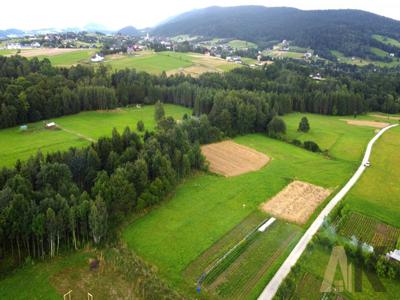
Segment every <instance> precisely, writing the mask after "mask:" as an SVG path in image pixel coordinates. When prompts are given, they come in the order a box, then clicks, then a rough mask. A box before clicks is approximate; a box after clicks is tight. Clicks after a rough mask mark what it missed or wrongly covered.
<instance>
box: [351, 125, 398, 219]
mask: <svg viewBox="0 0 400 300" xmlns="http://www.w3.org/2000/svg"><path fill="white" fill-rule="evenodd" d="M399 149H400V127H396V128H393V129H390V130H389V131H387V132H386V133H385V134H384V135H383V136H382V137H381V138H380V139H379V140H378V141H377V142H376V144H375V146H374V149H373V151H372V155H371V158H370V162H371V167H370V168H368V169H367V170H366V171H365V173H364V174H363V176H362V178H361V179H360V181H359V182H358V183H357V184H356V185H355V187H354V188H353V189H352V190H351V191H350V193H349V194H348V195H347V196H346V198H345V202H346V203H347V204H348V205H349V207H350V209H352V210H355V211H358V212H360V213H363V214H366V215H368V216H371V217H374V218H377V219H379V220H381V221H384V222H386V223H388V224H391V225H393V226H396V227H400V178H399V172H400V156H399Z"/></svg>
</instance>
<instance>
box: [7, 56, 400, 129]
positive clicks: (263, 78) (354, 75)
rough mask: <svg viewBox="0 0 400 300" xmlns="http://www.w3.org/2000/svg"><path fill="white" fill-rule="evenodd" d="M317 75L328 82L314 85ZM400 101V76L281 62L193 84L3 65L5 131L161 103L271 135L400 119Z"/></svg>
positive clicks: (21, 61) (126, 73)
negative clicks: (357, 118)
mask: <svg viewBox="0 0 400 300" xmlns="http://www.w3.org/2000/svg"><path fill="white" fill-rule="evenodd" d="M317 72H320V73H321V74H322V75H323V76H325V79H326V80H321V81H317V80H313V79H312V78H310V77H309V75H311V74H316V73H317ZM399 97H400V75H399V74H398V73H396V72H387V70H386V69H379V68H374V69H373V70H370V69H367V68H366V69H362V70H361V71H360V69H351V68H350V67H349V68H347V69H346V68H344V67H343V68H342V67H341V66H340V65H337V66H336V67H332V66H329V65H323V66H318V65H308V64H305V63H299V62H293V61H281V62H275V63H274V64H272V65H269V66H267V67H265V68H264V69H256V70H253V69H250V68H239V69H235V70H233V71H231V72H228V73H224V74H217V73H213V74H211V73H207V74H203V75H201V76H200V77H199V78H192V77H190V76H184V75H175V76H170V77H167V76H166V74H165V73H163V74H161V75H160V76H155V75H150V74H147V73H144V72H136V71H135V70H128V69H126V70H120V71H118V72H114V73H112V72H111V71H110V70H109V69H108V68H107V67H105V66H103V65H100V66H99V67H98V68H96V69H94V68H92V67H90V66H82V65H78V66H75V67H71V68H69V69H65V68H54V67H52V66H51V64H50V62H49V61H48V60H46V59H44V60H42V61H39V60H38V59H31V60H27V59H25V58H22V57H19V56H15V57H10V58H6V57H0V128H6V127H11V126H15V125H18V124H24V123H28V122H34V121H39V120H46V119H50V118H53V117H58V116H62V115H67V114H73V113H78V112H80V111H84V110H95V109H110V108H114V107H116V106H126V105H133V104H137V103H145V104H153V103H155V102H157V101H162V102H164V103H175V104H179V105H183V106H186V107H191V108H193V110H194V114H195V115H196V116H200V115H201V114H210V121H211V123H212V124H213V125H217V124H222V122H225V120H222V119H224V118H225V119H226V120H227V121H228V123H227V124H225V125H223V126H225V127H226V128H222V127H221V129H223V131H225V132H226V133H227V134H229V135H230V134H236V133H246V132H252V131H259V130H264V129H265V126H266V125H265V124H266V122H265V119H268V118H271V117H272V116H273V115H274V114H279V115H282V114H285V113H289V112H291V111H300V112H312V113H319V114H329V115H349V114H351V115H353V114H360V113H364V112H366V111H369V110H374V111H382V112H388V113H397V112H399V111H400V100H399ZM223 110H224V112H223V115H222V119H221V116H219V114H220V113H222V111H223ZM254 110H255V111H256V116H255V117H254V116H253V115H254ZM228 113H229V116H228ZM228 119H230V120H228ZM242 119H245V120H244V122H243V120H242ZM221 126H222V125H221ZM219 127H220V126H219ZM228 127H232V128H228Z"/></svg>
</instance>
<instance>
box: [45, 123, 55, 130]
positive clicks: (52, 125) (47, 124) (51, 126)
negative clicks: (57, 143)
mask: <svg viewBox="0 0 400 300" xmlns="http://www.w3.org/2000/svg"><path fill="white" fill-rule="evenodd" d="M45 127H46V129H53V128H56V127H57V124H56V123H55V122H50V123H46V125H45Z"/></svg>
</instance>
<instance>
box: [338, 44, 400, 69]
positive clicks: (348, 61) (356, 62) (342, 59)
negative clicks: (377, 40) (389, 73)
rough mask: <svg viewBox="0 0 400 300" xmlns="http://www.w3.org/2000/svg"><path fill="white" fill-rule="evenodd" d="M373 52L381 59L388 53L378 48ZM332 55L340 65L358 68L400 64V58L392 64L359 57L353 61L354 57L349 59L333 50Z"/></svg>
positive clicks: (372, 50) (372, 49)
mask: <svg viewBox="0 0 400 300" xmlns="http://www.w3.org/2000/svg"><path fill="white" fill-rule="evenodd" d="M371 52H373V53H374V54H376V55H379V56H381V57H387V52H385V51H383V50H381V49H378V48H371ZM331 53H332V54H333V55H334V56H336V58H337V59H338V61H339V62H340V63H344V64H350V65H356V66H366V65H369V64H373V65H376V66H379V67H396V66H398V65H399V64H400V61H399V60H398V58H395V59H393V61H392V62H383V61H373V60H368V59H363V58H359V57H354V59H353V58H352V57H347V56H345V55H344V54H343V53H341V52H339V51H335V50H332V51H331Z"/></svg>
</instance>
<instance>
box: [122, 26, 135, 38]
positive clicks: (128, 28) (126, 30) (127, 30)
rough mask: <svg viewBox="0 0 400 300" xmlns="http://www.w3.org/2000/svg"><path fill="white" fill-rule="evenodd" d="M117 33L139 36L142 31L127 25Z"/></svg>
mask: <svg viewBox="0 0 400 300" xmlns="http://www.w3.org/2000/svg"><path fill="white" fill-rule="evenodd" d="M117 34H120V35H128V36H138V35H140V32H139V30H137V29H136V28H135V27H133V26H126V27H124V28H121V29H120V30H118V32H117Z"/></svg>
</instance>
